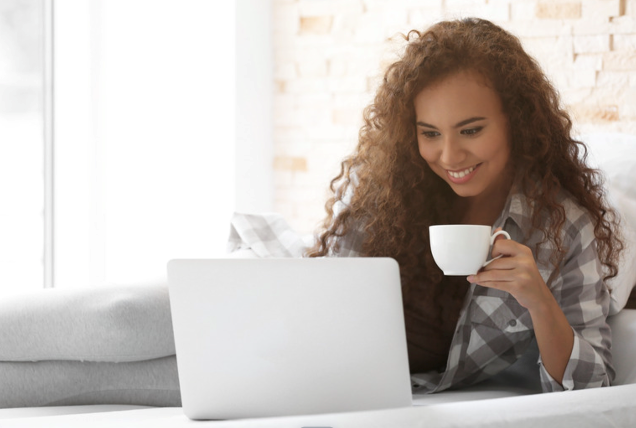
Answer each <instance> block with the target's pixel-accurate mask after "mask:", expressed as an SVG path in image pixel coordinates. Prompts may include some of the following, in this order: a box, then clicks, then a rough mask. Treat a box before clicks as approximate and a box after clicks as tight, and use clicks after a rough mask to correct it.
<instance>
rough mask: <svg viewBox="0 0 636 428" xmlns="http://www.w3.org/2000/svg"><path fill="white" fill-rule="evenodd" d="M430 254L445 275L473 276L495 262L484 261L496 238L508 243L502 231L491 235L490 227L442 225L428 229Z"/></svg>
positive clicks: (507, 236)
mask: <svg viewBox="0 0 636 428" xmlns="http://www.w3.org/2000/svg"><path fill="white" fill-rule="evenodd" d="M428 231H429V236H430V240H431V252H432V254H433V259H435V263H437V266H439V268H440V269H442V271H444V275H448V276H451V275H456V276H464V275H466V276H468V275H473V274H475V273H477V271H479V269H481V268H482V267H484V266H486V265H487V264H488V263H490V262H492V261H493V260H496V259H498V258H499V257H501V256H499V257H495V258H494V259H491V260H488V261H486V259H487V258H488V255H489V253H490V247H491V246H492V244H493V243H494V242H495V238H496V237H497V236H499V235H503V236H505V237H506V238H508V239H510V235H509V234H508V232H506V231H505V230H500V231H498V232H496V233H494V234H491V228H490V226H480V225H474V224H445V225H438V226H430V227H429V228H428Z"/></svg>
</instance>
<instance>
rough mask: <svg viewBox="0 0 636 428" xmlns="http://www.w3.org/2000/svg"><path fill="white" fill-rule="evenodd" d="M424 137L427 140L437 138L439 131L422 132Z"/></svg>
mask: <svg viewBox="0 0 636 428" xmlns="http://www.w3.org/2000/svg"><path fill="white" fill-rule="evenodd" d="M422 135H423V136H424V137H426V138H435V137H437V136H439V132H437V131H422Z"/></svg>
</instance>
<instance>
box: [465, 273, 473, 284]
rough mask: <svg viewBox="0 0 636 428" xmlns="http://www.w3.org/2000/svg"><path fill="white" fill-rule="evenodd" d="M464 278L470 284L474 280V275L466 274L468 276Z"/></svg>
mask: <svg viewBox="0 0 636 428" xmlns="http://www.w3.org/2000/svg"><path fill="white" fill-rule="evenodd" d="M466 280H467V281H468V282H470V283H471V284H472V283H473V282H474V281H475V276H474V275H468V278H466Z"/></svg>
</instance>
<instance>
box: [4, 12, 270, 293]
mask: <svg viewBox="0 0 636 428" xmlns="http://www.w3.org/2000/svg"><path fill="white" fill-rule="evenodd" d="M8 4H12V5H14V6H15V8H14V9H15V10H16V11H19V12H7V13H8V14H9V15H11V14H17V15H15V16H18V15H20V14H21V13H26V12H25V10H24V9H28V10H29V11H30V13H32V14H33V16H35V18H33V17H32V18H28V19H27V18H24V19H22V23H21V24H19V25H18V24H16V27H17V26H21V28H20V29H19V30H16V29H15V28H13V24H11V25H10V27H12V30H11V31H14V33H11V36H7V37H4V36H1V37H0V38H1V39H2V42H4V43H5V44H4V45H2V44H0V49H2V50H1V51H0V56H4V55H5V52H8V51H11V49H14V50H16V52H17V50H18V47H16V46H17V45H19V47H20V48H22V47H25V46H27V45H28V46H30V49H31V50H32V53H31V54H30V55H31V56H32V59H31V60H29V61H30V62H29V61H26V60H24V59H23V58H22V56H21V55H24V54H23V53H19V54H17V53H16V54H13V55H14V57H12V58H14V61H15V64H14V65H13V66H12V67H13V68H12V69H11V70H9V71H6V70H2V71H0V79H3V80H2V82H0V83H3V82H4V83H3V86H1V87H0V90H6V91H9V92H11V91H13V92H11V93H15V94H17V93H18V92H19V93H21V94H22V98H19V100H21V101H19V102H18V101H15V102H12V103H10V104H11V105H12V106H13V108H14V110H16V111H12V112H9V113H5V112H4V110H3V111H2V113H1V114H2V116H0V117H1V119H0V120H2V121H7V122H11V124H10V126H7V127H5V126H2V127H0V132H2V133H3V134H0V135H1V137H2V141H3V143H2V149H1V150H3V152H1V153H0V162H3V165H2V167H0V169H1V170H2V171H0V173H1V174H3V178H4V180H3V182H2V183H0V189H1V190H0V192H2V193H0V194H1V195H2V196H3V198H4V199H5V201H10V202H7V204H3V205H4V206H5V207H8V206H11V209H5V210H3V211H5V212H4V213H3V217H2V221H1V225H0V227H2V229H0V231H1V233H2V236H8V234H9V233H12V235H10V236H9V238H8V239H4V238H2V239H0V245H2V247H1V250H0V251H2V254H0V256H1V257H2V258H1V260H0V262H1V263H2V270H3V271H5V272H6V271H7V269H9V268H11V269H12V271H11V273H10V275H9V277H8V279H7V277H6V276H4V280H3V281H2V284H7V283H10V284H11V287H12V289H14V290H17V291H22V290H24V289H26V288H41V287H43V286H55V287H86V286H93V285H104V284H142V283H162V282H165V264H166V262H167V261H168V260H169V259H170V258H176V257H214V256H219V255H223V254H224V252H225V242H226V240H227V236H228V233H229V220H230V217H231V213H232V212H233V211H234V210H235V209H236V208H237V207H238V208H239V209H241V210H243V211H266V210H268V209H271V208H270V207H271V194H272V191H271V178H270V177H268V176H267V174H268V171H269V170H270V168H271V149H270V148H269V147H270V146H271V120H270V117H269V114H270V112H271V105H270V104H271V94H270V92H271V90H270V88H269V87H268V85H271V73H272V72H271V60H270V59H269V55H263V52H269V50H270V47H269V28H270V26H269V25H270V24H269V5H268V2H261V1H260V0H239V1H237V2H233V1H221V2H217V1H208V0H189V1H188V2H182V1H179V0H168V1H162V2H156V1H154V0H64V1H55V0H40V1H36V0H31V1H30V0H11V1H6V2H3V4H2V6H0V13H5V10H7V9H10V8H9V7H8V6H6V5H8ZM263 5H265V6H263ZM47 8H50V9H47ZM254 8H257V9H259V8H260V9H263V10H262V11H261V12H263V11H264V12H265V13H260V14H256V16H258V17H259V18H258V19H259V20H260V21H259V24H258V25H257V26H256V29H255V27H254V22H253V21H254V19H253V18H250V19H251V22H250V24H249V25H250V26H251V27H250V28H248V29H247V30H248V31H252V32H254V31H257V32H260V34H253V35H252V37H249V38H245V37H243V38H240V37H237V35H238V33H239V31H240V30H239V29H240V28H244V27H245V25H247V24H245V23H244V22H243V21H244V20H238V19H234V18H235V14H236V13H237V10H243V11H250V12H251V11H253V9H254ZM47 10H49V12H50V11H51V10H52V11H53V13H47ZM12 16H13V15H12ZM15 19H17V18H15ZM15 19H14V22H17V21H15ZM47 20H49V21H47ZM47 24H48V27H47ZM241 26H243V27H241ZM47 28H50V29H51V30H50V37H47V30H46V29H47ZM244 29H245V28H244ZM1 31H10V30H7V29H4V28H3V29H2V30H1ZM35 34H38V35H39V36H38V37H39V38H38V39H37V40H32V39H34V38H35V36H34V35H35ZM20 36H22V37H23V38H24V39H25V40H26V41H24V42H17V41H15V40H18V39H19V37H20ZM27 42H28V43H27ZM0 43H1V42H0ZM10 43H14V44H15V45H16V46H14V45H11V46H9V44H10ZM47 43H49V45H50V46H49V48H50V49H49V50H48V51H47V49H45V47H46V46H47ZM7 46H9V47H7ZM237 50H241V52H242V53H241V55H237V53H236V51H237ZM250 50H253V51H252V52H258V55H251V54H250ZM47 55H50V59H51V61H50V62H47V61H45V60H44V59H45V58H47ZM255 57H258V58H261V59H260V60H259V61H261V62H259V63H258V64H254V58H255ZM245 58H249V60H250V61H251V63H250V65H251V67H250V69H249V70H242V71H241V72H240V73H237V67H238V66H237V64H241V59H245ZM20 61H22V62H20ZM267 61H269V63H268V62H267ZM24 64H28V65H29V67H26V66H25V65H24ZM47 64H50V65H51V67H50V69H47ZM5 68H6V67H5ZM16 70H20V73H22V74H20V73H18V72H17V71H16ZM24 70H27V71H28V73H27V72H25V71H24ZM47 70H48V72H47ZM47 76H48V77H50V81H49V82H48V83H45V84H43V82H47V80H46V78H47ZM6 82H13V84H14V88H13V89H3V88H8V83H6ZM18 87H19V88H21V89H20V91H22V92H20V91H18V90H17V89H15V88H18ZM27 87H28V90H27ZM237 88H242V92H241V95H240V96H239V97H237V92H238V91H237ZM245 88H254V91H255V94H256V95H255V96H250V94H249V91H248V93H247V94H246V92H245ZM7 93H8V92H7ZM49 93H51V94H52V95H53V96H52V97H51V98H47V94H49ZM28 94H30V95H28ZM33 94H35V95H33ZM27 95H28V96H27ZM16 96H17V95H16ZM29 97H31V98H35V101H32V102H31V104H29V103H27V102H26V101H28V100H31V98H29ZM2 99H7V98H6V97H2ZM17 99H18V98H16V100H17ZM25 100H26V101H25ZM0 103H2V101H1V100H0ZM20 106H22V107H20ZM47 106H49V107H50V110H51V112H52V115H50V118H51V121H50V126H47V123H48V122H47V120H48V119H47V118H48V117H49V116H47V114H46V112H47V109H46V107H47ZM18 107H20V108H19V109H18ZM27 107H28V108H27ZM17 110H19V111H17ZM245 112H249V114H244V113H245ZM259 112H262V114H258V113H259ZM248 116H252V117H248ZM246 129H249V130H250V132H246V131H245V130H246ZM47 130H48V131H50V132H49V133H48V134H50V135H49V137H50V138H49V139H50V141H48V142H47ZM246 136H247V137H248V139H249V141H246ZM7 141H15V143H12V144H11V145H9V144H7ZM47 144H48V145H47ZM5 164H6V167H4V165H5ZM237 165H240V168H239V167H237ZM254 171H256V173H254V174H249V172H254ZM246 172H248V173H246ZM16 183H17V184H19V185H16ZM13 186H15V187H16V188H13ZM248 194H249V195H252V196H250V197H249V198H247V199H246V197H245V195H248ZM254 195H256V196H258V198H257V197H254ZM263 195H265V196H264V197H263ZM268 195H269V196H268ZM48 197H50V199H51V200H50V203H49V202H47V198H48ZM259 198H260V199H259ZM47 222H48V223H47ZM17 223H20V224H19V226H17ZM49 224H50V226H51V227H47V225H49ZM0 275H4V273H3V274H0ZM5 291H6V290H3V289H0V293H4V292H5ZM7 292H8V291H7Z"/></svg>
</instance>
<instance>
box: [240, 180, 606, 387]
mask: <svg viewBox="0 0 636 428" xmlns="http://www.w3.org/2000/svg"><path fill="white" fill-rule="evenodd" d="M560 202H561V203H562V204H563V206H564V208H565V214H566V221H565V224H564V225H563V229H562V232H561V238H562V243H563V246H564V247H565V248H567V249H568V250H567V254H566V256H565V258H564V259H563V262H562V263H561V265H560V266H559V269H555V268H554V267H553V266H552V265H551V264H550V261H549V260H550V255H551V254H552V249H553V244H552V243H551V242H546V243H544V244H541V245H538V246H537V244H538V243H539V242H540V241H541V239H542V233H541V232H539V231H532V227H531V219H530V217H529V216H528V213H530V212H531V209H530V207H529V205H528V201H527V199H526V198H525V196H524V195H523V194H521V193H512V194H511V195H510V196H509V198H508V200H507V202H506V205H505V208H504V210H503V211H502V213H501V215H500V216H499V218H498V219H497V221H496V222H495V224H494V225H493V229H494V228H497V227H502V228H503V229H504V230H506V231H507V232H508V233H509V234H510V236H511V237H512V239H514V240H515V241H517V242H522V243H524V244H525V245H527V246H528V247H530V248H531V249H532V251H533V255H534V257H535V260H536V263H537V266H538V268H539V272H540V273H541V276H542V277H543V279H544V281H545V282H546V284H547V285H548V287H549V288H550V290H551V291H552V294H553V295H554V297H555V298H556V300H557V302H558V303H559V306H560V307H561V309H562V310H563V312H564V314H565V316H566V318H567V319H568V321H569V323H570V326H571V327H572V330H573V331H574V346H573V348H572V353H571V355H570V360H569V362H568V364H567V366H566V369H565V373H564V376H563V382H562V385H560V384H559V383H558V382H556V381H555V380H554V379H553V378H552V377H551V376H550V375H549V374H548V372H547V371H546V370H545V368H544V367H543V365H542V363H541V358H540V357H539V361H538V364H539V372H540V376H541V385H542V388H543V391H562V390H572V389H582V388H592V387H600V386H608V385H610V382H611V381H612V380H613V378H614V369H613V367H612V362H611V361H612V358H611V352H610V348H611V331H610V328H609V326H608V325H607V323H606V318H607V315H608V311H609V301H610V296H609V291H608V289H607V287H606V286H605V283H604V282H603V280H602V269H601V263H600V261H599V259H598V256H597V252H596V245H595V236H594V225H593V223H592V221H591V219H590V217H589V216H588V215H587V214H586V213H585V211H583V210H582V209H581V208H580V207H579V206H578V205H577V204H576V203H575V202H574V201H573V200H572V199H571V198H568V197H566V196H564V195H562V196H561V201H560ZM530 232H531V233H530ZM528 234H529V239H525V238H524V237H526V236H527V235H528ZM340 244H341V245H340V250H339V252H338V254H334V255H335V256H340V257H354V256H358V255H360V248H361V244H362V236H361V234H360V233H356V232H353V233H350V234H349V235H347V236H346V237H345V238H343V240H342V241H341V243H340ZM307 245H308V242H306V241H304V240H303V239H302V238H301V237H300V236H299V235H297V234H296V233H295V232H293V231H292V230H291V228H290V227H289V226H288V225H287V223H286V222H285V221H284V219H283V218H282V217H281V216H279V215H277V214H259V215H249V214H235V215H234V217H233V219H232V227H231V233H230V240H229V245H228V250H229V251H236V250H239V249H247V248H251V249H252V251H254V252H255V253H256V255H257V256H259V257H301V256H302V252H303V250H304V249H305V248H306V246H307ZM533 339H534V331H533V327H532V320H531V318H530V314H529V312H528V311H527V310H526V309H525V308H524V307H522V306H521V305H520V304H519V303H517V301H516V300H515V299H514V297H512V296H511V295H510V294H508V293H507V292H504V291H501V290H496V289H492V288H486V287H481V286H478V285H476V284H471V286H470V288H469V291H468V293H467V295H466V298H465V300H464V305H463V307H462V310H461V313H460V317H459V320H458V322H457V327H456V329H455V334H454V336H453V339H452V343H451V348H450V352H449V355H448V363H447V366H446V370H445V371H444V372H442V373H438V372H429V373H422V374H415V375H412V377H411V378H412V381H413V385H414V388H415V389H416V390H417V392H418V393H420V392H437V391H442V390H444V389H448V388H450V387H461V386H465V385H470V384H474V383H477V382H480V381H482V380H485V379H487V378H489V377H491V376H493V375H495V374H496V373H498V372H500V371H502V370H504V369H505V368H507V367H508V366H510V365H511V364H512V363H514V362H515V361H516V360H517V359H518V358H519V357H520V356H521V355H522V354H523V353H524V352H525V351H526V350H527V349H528V347H529V345H530V343H531V342H532V341H533Z"/></svg>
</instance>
